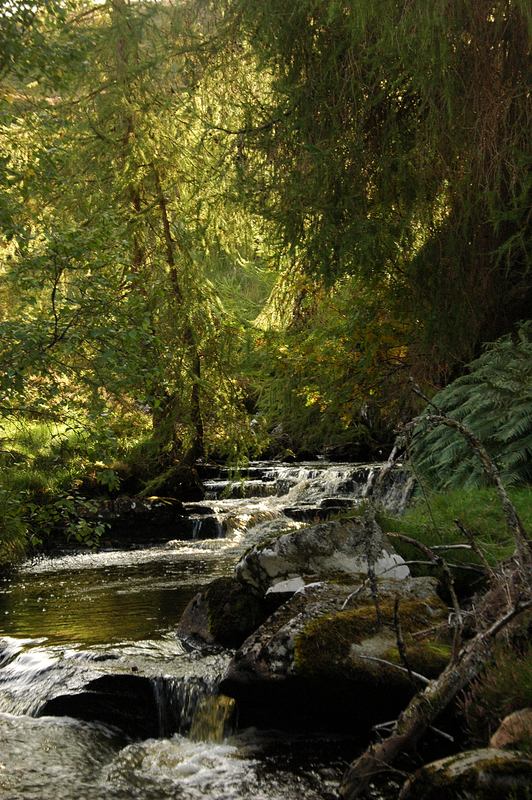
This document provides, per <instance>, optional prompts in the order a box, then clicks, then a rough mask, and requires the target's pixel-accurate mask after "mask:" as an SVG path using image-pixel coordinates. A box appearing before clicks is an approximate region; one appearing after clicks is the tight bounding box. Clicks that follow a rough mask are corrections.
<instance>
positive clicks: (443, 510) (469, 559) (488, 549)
mask: <svg viewBox="0 0 532 800" xmlns="http://www.w3.org/2000/svg"><path fill="white" fill-rule="evenodd" d="M509 495H510V498H511V500H512V502H513V503H514V505H515V507H516V509H517V512H518V514H519V515H520V517H521V520H522V521H523V524H524V526H525V529H526V530H528V531H529V532H530V531H532V488H531V487H522V488H519V489H510V490H509ZM455 519H459V520H460V521H461V522H462V523H463V524H464V525H465V527H466V528H468V529H469V530H470V531H472V532H473V533H474V534H475V538H476V541H477V543H478V545H479V548H480V549H481V550H482V552H483V553H484V555H485V557H486V559H487V561H488V562H489V563H490V564H491V565H492V566H494V565H495V564H497V563H498V562H499V561H501V560H503V559H505V558H508V557H509V556H510V555H511V554H512V553H513V551H514V549H515V545H514V541H513V538H512V535H511V533H510V532H509V530H508V527H507V525H506V521H505V518H504V515H503V512H502V508H501V503H500V500H499V497H498V495H497V493H496V492H495V490H494V489H486V488H483V489H455V490H453V491H448V492H441V493H431V494H430V495H428V496H427V498H425V497H418V498H417V500H416V501H415V503H414V505H413V506H412V507H411V508H410V509H408V510H407V511H406V513H405V514H404V515H403V516H401V517H392V516H389V515H385V514H382V515H381V516H380V519H379V522H380V524H381V525H382V527H383V529H384V530H385V531H387V532H390V531H392V532H397V533H404V534H406V535H407V536H411V537H412V538H414V539H417V540H418V541H420V542H423V543H424V544H427V545H429V546H434V545H452V544H461V543H464V536H463V534H462V533H461V532H460V531H459V530H458V528H457V526H456V524H455V522H454V520H455ZM394 546H395V547H396V549H397V550H398V552H400V553H401V555H402V556H403V557H404V558H405V559H406V560H409V559H420V558H423V556H421V555H420V553H419V550H417V549H415V548H413V547H410V546H409V545H405V544H403V543H402V542H400V541H399V540H397V539H395V540H394ZM443 554H444V555H445V556H446V558H447V559H448V560H449V561H450V562H452V563H457V564H466V565H467V564H478V563H479V558H478V556H477V555H476V554H475V553H473V552H472V551H470V550H451V551H448V552H447V553H443Z"/></svg>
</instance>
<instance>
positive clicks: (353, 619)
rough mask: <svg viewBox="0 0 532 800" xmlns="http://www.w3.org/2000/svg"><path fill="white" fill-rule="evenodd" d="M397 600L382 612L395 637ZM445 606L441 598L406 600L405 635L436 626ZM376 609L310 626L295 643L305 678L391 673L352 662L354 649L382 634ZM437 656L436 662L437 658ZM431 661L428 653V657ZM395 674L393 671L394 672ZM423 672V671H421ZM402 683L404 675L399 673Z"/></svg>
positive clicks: (344, 613) (299, 668)
mask: <svg viewBox="0 0 532 800" xmlns="http://www.w3.org/2000/svg"><path fill="white" fill-rule="evenodd" d="M394 604H395V601H394V598H392V597H387V598H384V599H383V600H381V602H380V604H379V612H380V617H381V624H382V628H383V629H384V630H385V631H387V632H388V633H389V634H390V633H391V635H395V634H394V624H393V619H394ZM444 613H445V606H444V605H443V603H442V602H441V601H440V600H438V599H437V598H433V599H432V600H431V602H430V604H429V603H427V601H424V600H404V601H403V602H402V603H401V605H400V610H399V615H400V619H401V627H402V630H403V634H408V633H412V632H414V631H418V630H420V629H421V628H424V627H427V626H429V625H431V624H433V622H434V617H435V615H438V616H439V617H441V616H442V615H443V614H444ZM378 632H379V628H378V623H377V616H376V609H375V605H374V604H373V603H372V604H367V603H366V604H364V605H361V606H358V607H357V608H354V609H349V610H347V611H338V612H336V613H333V614H326V615H324V616H322V617H319V618H317V619H313V620H312V621H311V622H309V623H308V624H307V625H306V626H305V628H304V629H303V631H302V632H301V634H300V635H299V636H298V637H297V639H296V642H295V656H294V658H295V666H296V670H297V672H298V673H299V674H301V675H306V676H318V675H323V674H331V673H338V672H339V673H341V674H342V675H344V676H347V677H353V678H354V677H357V676H358V677H359V678H360V676H361V674H367V675H373V677H375V676H376V675H381V674H383V673H384V672H388V670H386V669H383V668H382V667H383V665H378V666H377V665H375V664H371V663H370V662H366V663H364V666H363V667H361V665H360V664H358V662H357V661H356V660H353V659H349V658H348V657H349V655H350V651H351V646H352V645H353V644H359V643H360V642H362V641H363V640H364V639H367V638H369V637H371V636H374V635H376V634H378ZM432 655H433V660H435V658H436V655H435V654H432ZM427 658H428V653H427ZM390 670H393V668H390ZM420 671H421V670H420ZM393 672H394V673H395V672H397V673H398V675H397V677H398V679H400V678H401V675H400V673H399V671H398V670H393Z"/></svg>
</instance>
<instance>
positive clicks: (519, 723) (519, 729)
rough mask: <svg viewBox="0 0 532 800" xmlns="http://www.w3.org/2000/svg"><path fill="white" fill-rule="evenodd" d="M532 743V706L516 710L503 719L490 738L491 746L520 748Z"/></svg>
mask: <svg viewBox="0 0 532 800" xmlns="http://www.w3.org/2000/svg"><path fill="white" fill-rule="evenodd" d="M531 744H532V708H522V709H521V710H520V711H514V712H513V714H508V716H507V717H505V718H504V719H503V721H502V722H501V724H500V725H499V727H498V728H497V730H496V731H495V733H494V734H493V736H492V737H491V739H490V747H497V748H500V749H504V748H511V749H514V750H520V749H521V748H522V747H524V746H525V747H526V746H528V747H529V748H530V745H531Z"/></svg>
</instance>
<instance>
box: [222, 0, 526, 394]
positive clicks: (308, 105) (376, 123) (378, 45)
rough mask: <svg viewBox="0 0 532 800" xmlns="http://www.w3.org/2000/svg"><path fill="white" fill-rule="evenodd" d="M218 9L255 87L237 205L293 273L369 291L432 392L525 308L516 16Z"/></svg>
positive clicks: (513, 11) (380, 7) (399, 0)
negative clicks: (252, 66) (230, 20)
mask: <svg viewBox="0 0 532 800" xmlns="http://www.w3.org/2000/svg"><path fill="white" fill-rule="evenodd" d="M228 5H229V7H230V9H232V11H233V14H234V16H235V18H237V19H238V24H239V25H240V32H239V35H240V37H241V39H244V41H245V42H248V43H249V46H250V47H252V48H253V49H254V51H255V52H256V53H257V58H258V62H259V65H260V67H261V68H262V70H263V71H267V72H268V73H269V74H271V75H272V76H273V77H272V81H271V85H272V89H273V91H272V95H271V97H269V98H268V101H267V102H263V103H261V104H255V107H254V108H253V109H250V111H249V114H250V116H251V122H250V121H249V120H246V125H245V127H244V126H243V130H245V131H247V132H245V133H243V134H242V137H241V145H240V149H241V154H242V156H246V159H245V165H244V166H243V170H242V172H243V182H244V183H245V186H246V190H245V197H246V199H247V200H248V201H249V202H251V204H252V206H253V207H254V208H255V209H256V210H257V211H258V212H259V213H262V214H264V215H265V216H266V217H267V218H268V219H269V220H270V221H271V222H272V223H273V224H274V225H275V226H276V227H277V230H278V232H279V238H280V242H282V243H283V244H284V246H285V247H286V248H287V249H288V250H289V251H290V252H291V253H292V254H293V256H294V258H293V262H294V264H295V263H296V261H297V262H298V264H303V265H304V269H305V270H306V272H307V274H311V275H313V276H319V277H320V278H321V279H324V280H325V281H327V282H328V284H329V285H333V284H334V281H335V280H336V279H337V278H338V276H345V275H346V274H347V275H356V276H360V278H361V279H362V280H364V281H365V282H366V283H367V284H368V285H372V286H375V285H382V283H383V282H384V281H386V282H387V283H388V285H389V290H390V291H389V296H388V299H387V301H388V303H389V304H390V305H393V307H394V309H395V312H396V313H398V312H400V311H402V312H403V313H404V314H405V315H406V316H407V317H408V318H409V319H412V320H415V321H416V326H417V329H416V335H415V337H414V339H413V341H412V342H410V343H409V344H410V345H411V356H412V359H413V360H416V361H417V362H418V366H417V369H416V370H415V372H416V375H417V377H418V379H421V380H423V379H428V380H432V381H433V382H434V383H435V384H438V385H442V384H443V383H445V382H448V380H449V379H450V378H452V377H455V376H456V374H457V369H460V368H461V367H462V366H463V365H464V364H466V363H468V362H469V361H470V360H471V359H472V358H473V357H475V355H477V353H478V347H479V345H480V344H481V343H482V342H486V341H493V340H494V339H496V338H498V337H499V336H501V335H504V334H505V333H507V332H508V331H510V330H511V329H512V327H513V325H514V324H515V323H516V322H517V321H519V320H520V319H523V318H524V317H526V315H527V310H526V309H527V305H528V303H529V302H530V297H531V283H530V271H529V270H528V268H527V246H528V245H527V241H526V239H527V225H529V221H530V216H529V215H530V205H529V203H528V202H527V192H529V191H530V183H529V178H528V176H527V170H526V163H527V159H528V156H527V153H528V152H529V147H528V133H527V131H528V129H529V127H530V93H529V92H528V89H527V87H526V82H527V79H526V64H527V59H528V57H529V36H528V30H529V25H530V7H529V4H525V3H524V2H522V1H521V0H495V1H494V0H475V2H471V1H470V0H433V2H426V0H412V1H411V2H405V0H382V2H375V0H351V1H350V2H343V1H342V2H340V0H294V2H291V3H286V1H285V0H270V2H268V3H265V2H263V0H245V2H244V0H228ZM296 257H297V258H296ZM423 373H425V374H424V375H423Z"/></svg>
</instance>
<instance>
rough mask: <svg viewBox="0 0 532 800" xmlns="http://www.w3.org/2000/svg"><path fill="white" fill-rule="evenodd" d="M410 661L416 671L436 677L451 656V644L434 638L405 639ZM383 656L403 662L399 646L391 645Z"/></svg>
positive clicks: (393, 660)
mask: <svg viewBox="0 0 532 800" xmlns="http://www.w3.org/2000/svg"><path fill="white" fill-rule="evenodd" d="M405 648H406V656H407V659H408V663H409V664H410V666H411V668H412V669H413V670H414V672H419V673H420V674H421V675H425V677H427V678H436V677H437V676H438V675H439V674H440V672H442V671H443V670H444V669H445V667H446V666H447V664H448V663H449V659H450V658H451V647H450V645H448V644H446V643H444V642H439V641H436V640H433V639H425V640H422V641H415V640H414V641H412V640H410V641H409V640H408V639H407V640H406V641H405ZM383 658H384V659H386V661H391V662H393V663H394V664H402V661H401V657H400V655H399V650H398V648H397V647H390V649H389V650H387V651H386V652H385V653H384V655H383Z"/></svg>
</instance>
